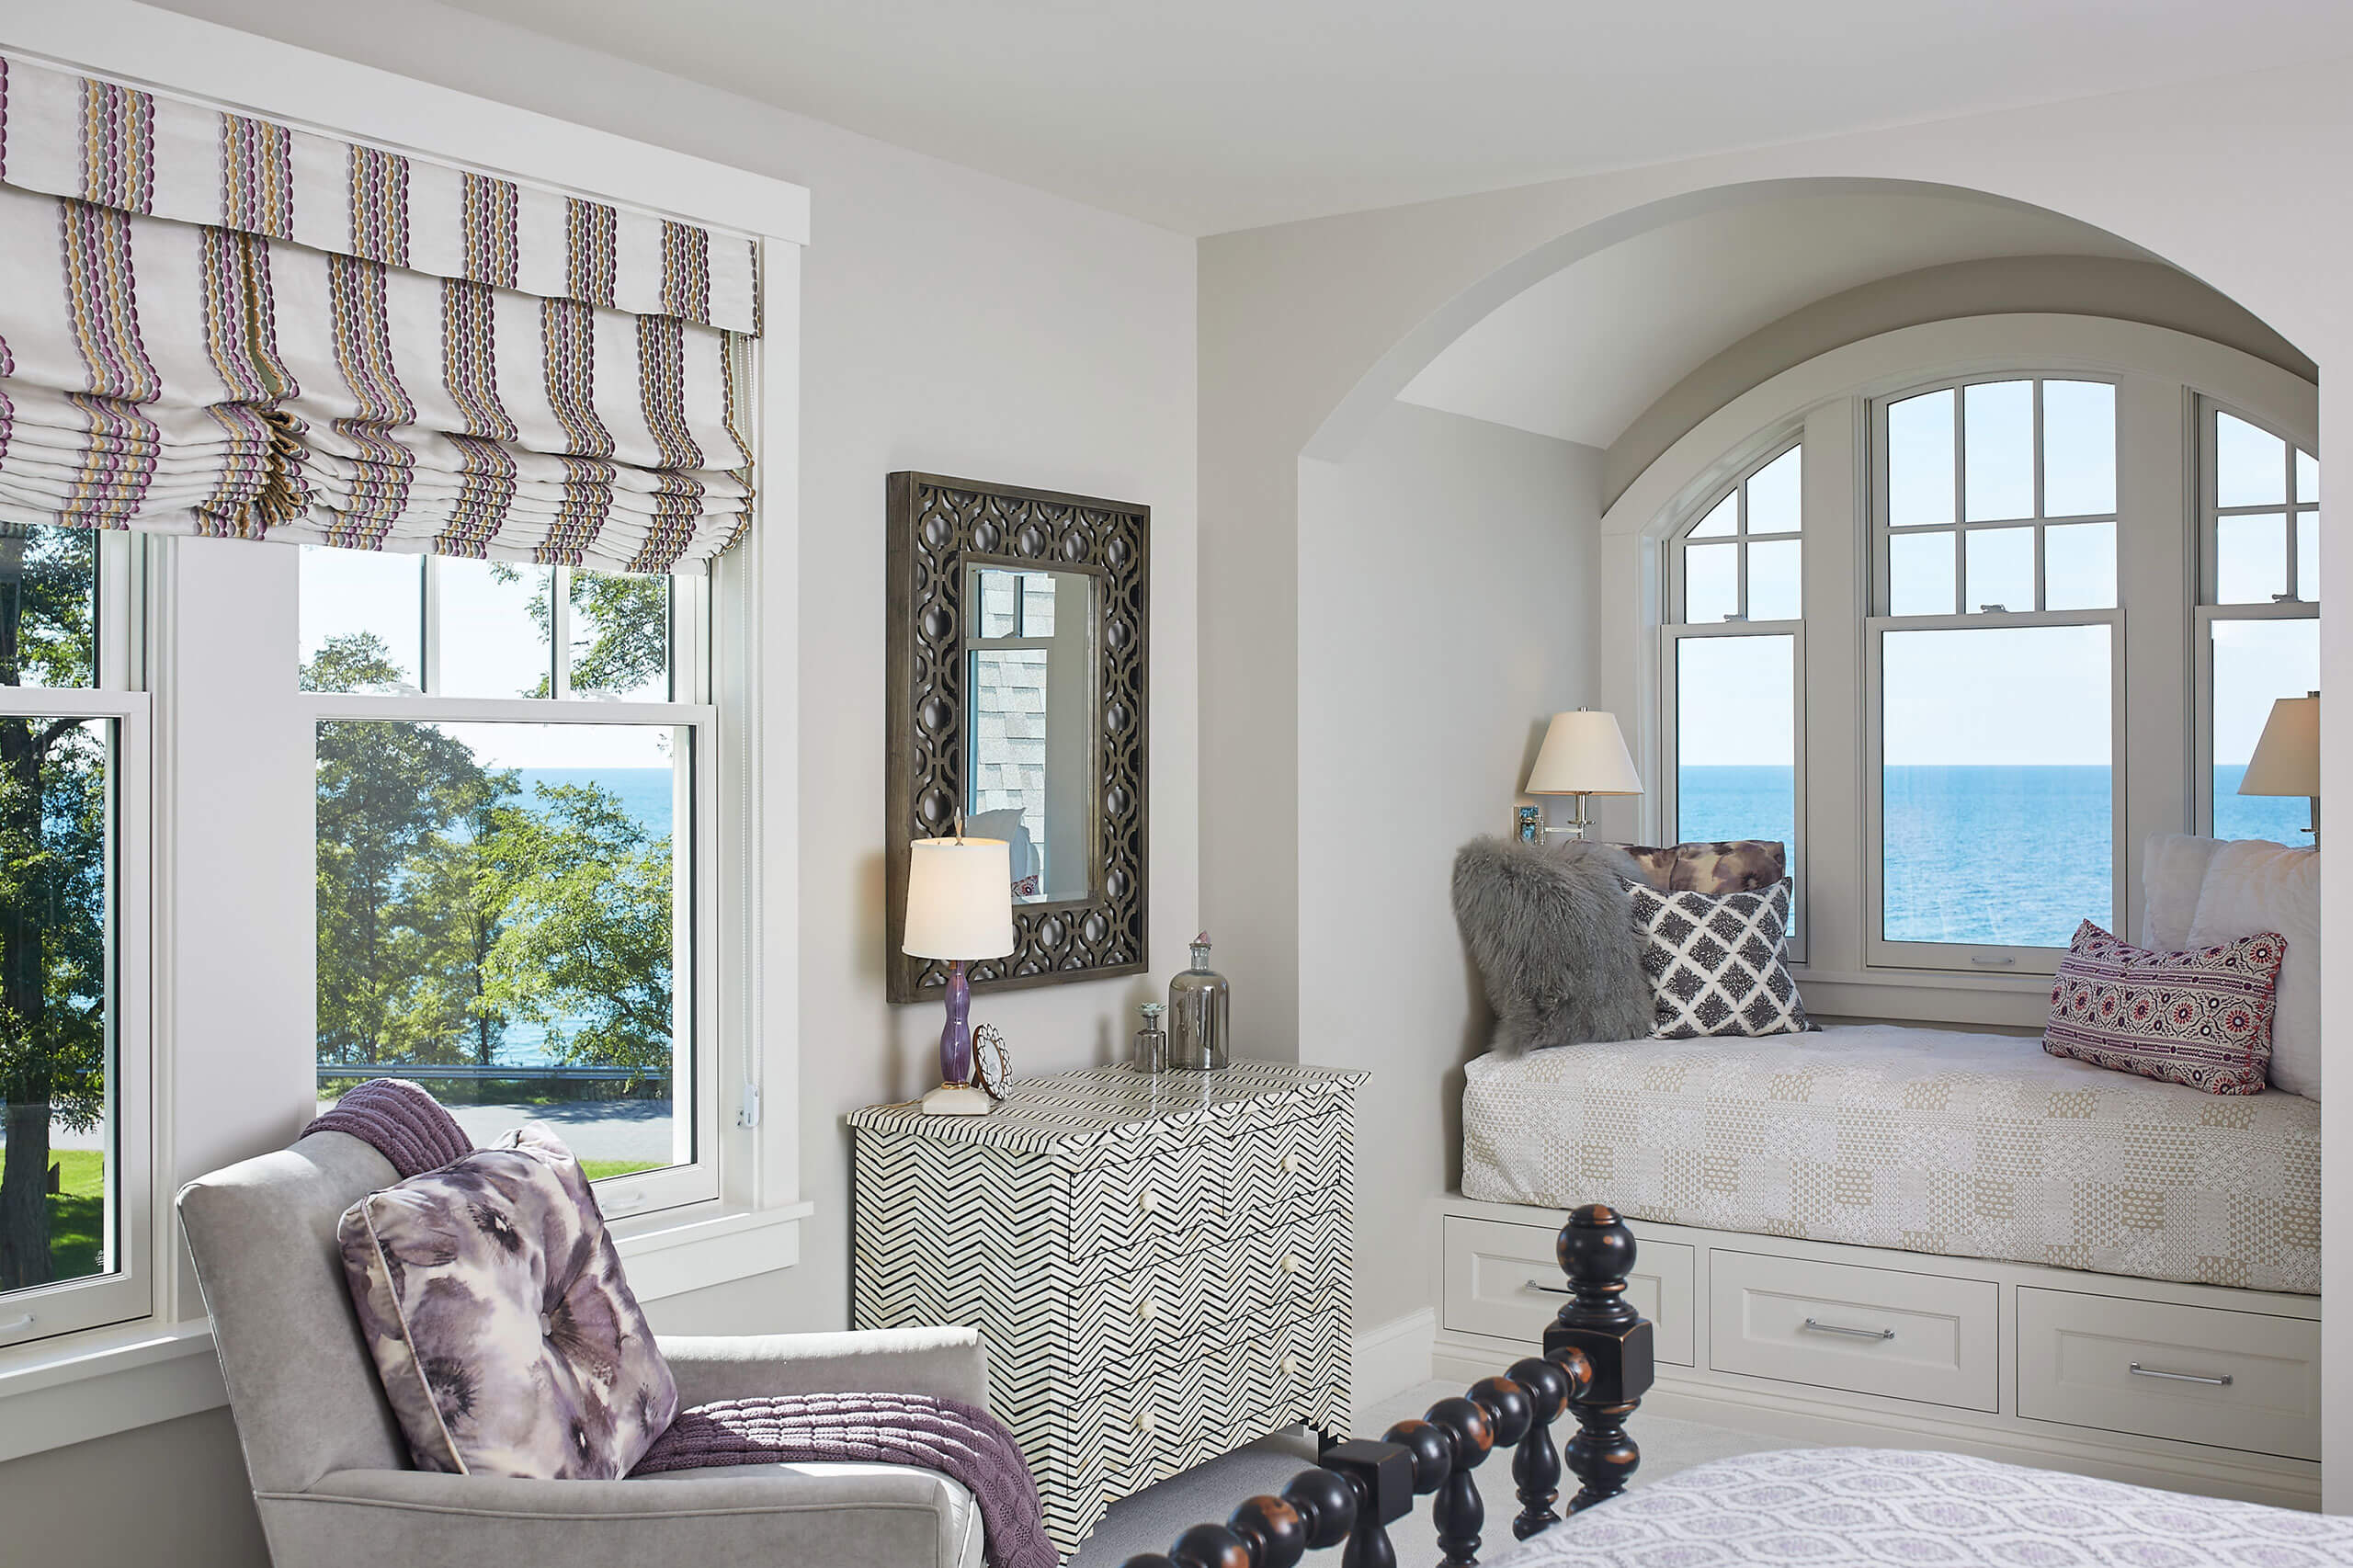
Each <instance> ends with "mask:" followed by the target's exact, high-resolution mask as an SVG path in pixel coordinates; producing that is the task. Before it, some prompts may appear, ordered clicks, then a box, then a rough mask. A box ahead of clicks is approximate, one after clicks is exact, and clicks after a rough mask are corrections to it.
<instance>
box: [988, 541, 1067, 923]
mask: <svg viewBox="0 0 2353 1568" xmlns="http://www.w3.org/2000/svg"><path fill="white" fill-rule="evenodd" d="M964 605H965V607H966V608H965V617H964V619H965V624H964V665H965V685H964V689H965V693H966V697H965V702H966V713H965V723H964V737H965V740H964V744H965V748H966V751H965V757H964V778H965V779H966V780H967V782H966V785H965V791H964V793H965V800H964V830H965V831H966V832H967V833H970V834H972V835H973V836H974V837H977V838H1002V839H1004V840H1005V841H1006V843H1007V844H1008V845H1010V846H1012V849H1011V856H1012V861H1013V898H1014V902H1015V903H1046V902H1048V901H1050V900H1054V899H1065V898H1086V897H1087V896H1089V894H1090V892H1092V889H1091V888H1090V887H1089V886H1088V880H1089V863H1090V859H1091V856H1090V853H1089V851H1090V849H1091V846H1093V844H1094V839H1095V792H1094V780H1095V772H1096V769H1095V693H1096V687H1097V680H1096V672H1095V625H1096V621H1097V615H1096V606H1095V577H1094V575H1093V574H1090V573H1086V572H1052V571H1045V570H1041V569H1040V568H1038V567H1034V566H1027V565H1023V566H1013V565H993V564H986V563H975V564H969V565H967V566H966V567H965V568H964Z"/></svg>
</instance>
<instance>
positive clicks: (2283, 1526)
mask: <svg viewBox="0 0 2353 1568" xmlns="http://www.w3.org/2000/svg"><path fill="white" fill-rule="evenodd" d="M1488 1561H1489V1562H1490V1564H1491V1565H1492V1568H1554V1565H1556V1564H1557V1565H1558V1568H1755V1565H1756V1564H1758V1563H1774V1564H1779V1565H1781V1568H1862V1565H1864V1564H1881V1563H1904V1564H1913V1565H1917V1568H2026V1565H2029V1564H2030V1565H2031V1568H2120V1565H2124V1564H2131V1565H2133V1568H2332V1565H2336V1564H2343V1563H2346V1562H2353V1518H2345V1517H2323V1516H2321V1515H2318V1514H2307V1513H2303V1512H2302V1511H2300V1510H2297V1509H2293V1508H2272V1507H2267V1506H2264V1505H2262V1504H2260V1503H2238V1502H2230V1501H2225V1500H2222V1499H2220V1498H2213V1497H2193V1496H2188V1495H2185V1494H2182V1493H2178V1492H2159V1491H2156V1490H2154V1489H2153V1488H2150V1487H2146V1486H2128V1485H2126V1484H2124V1483H2122V1482H2118V1481H2100V1480H2096V1479H2094V1478H2093V1477H2091V1476H2087V1475H2069V1474H2067V1473H2066V1472H2064V1471H2055V1470H2028V1469H2024V1468H2022V1467H2020V1466H2018V1465H2008V1464H1997V1463H1995V1461H1994V1460H1981V1459H1972V1458H1970V1457H1968V1456H1966V1455H1962V1454H1938V1453H1921V1452H1916V1451H1912V1450H1893V1449H1791V1450H1788V1451H1784V1452H1780V1453H1764V1454H1743V1455H1741V1456H1740V1457H1739V1458H1737V1459H1728V1460H1715V1461H1714V1462H1712V1463H1710V1464H1703V1465H1697V1466H1694V1467H1693V1468H1692V1469H1690V1470H1687V1471H1683V1472H1682V1473H1680V1474H1678V1475H1670V1476H1666V1477H1665V1478H1663V1479H1661V1480H1658V1481H1654V1482H1652V1483H1649V1484H1647V1485H1643V1486H1637V1487H1636V1488H1635V1489H1634V1490H1632V1491H1631V1492H1629V1493H1627V1494H1625V1495H1623V1496H1621V1497H1616V1498H1613V1499H1611V1500H1610V1501H1608V1502H1607V1503H1604V1504H1601V1505H1600V1506H1597V1507H1594V1508H1591V1509H1588V1510H1586V1512H1585V1513H1582V1514H1579V1515H1577V1516H1575V1517H1574V1518H1571V1519H1569V1520H1568V1521H1566V1522H1565V1523H1563V1524H1559V1525H1555V1526H1553V1527H1552V1528H1551V1529H1549V1530H1546V1531H1545V1532H1544V1533H1543V1534H1541V1535H1540V1536H1537V1537H1535V1538H1534V1539H1533V1540H1529V1541H1527V1542H1525V1543H1523V1544H1521V1545H1520V1546H1518V1548H1517V1549H1507V1550H1505V1551H1498V1552H1496V1553H1495V1555H1494V1556H1492V1557H1491V1558H1490V1559H1489V1560H1488Z"/></svg>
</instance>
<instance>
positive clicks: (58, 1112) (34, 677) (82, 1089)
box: [0, 525, 109, 1290]
mask: <svg viewBox="0 0 2353 1568" xmlns="http://www.w3.org/2000/svg"><path fill="white" fill-rule="evenodd" d="M96 583H97V540H96V538H95V537H94V536H92V535H91V534H89V533H88V532H86V531H84V530H80V529H74V528H60V527H52V526H46V525H43V526H38V527H24V526H19V525H7V526H0V686H9V687H22V686H43V687H90V686H95V685H96V684H97V679H96V675H95V670H96V658H97V640H96V630H97V625H96V621H97V618H96V615H95V613H94V609H95V606H94V602H93V594H94V590H95V586H96ZM108 750H109V747H108V739H107V734H106V726H105V724H104V722H102V721H92V720H78V719H70V718H59V719H46V718H43V719H34V718H21V717H16V718H0V1091H5V1094H6V1111H5V1118H6V1120H5V1127H6V1138H7V1149H6V1155H5V1157H0V1290H21V1289H23V1288H25V1287H27V1286H31V1285H40V1284H45V1283H47V1282H48V1281H49V1280H51V1278H53V1277H54V1272H55V1264H54V1260H53V1258H52V1255H51V1244H50V1222H49V1221H50V1213H49V1165H50V1141H49V1140H50V1125H51V1121H52V1120H57V1121H63V1123H64V1124H65V1125H66V1126H68V1127H70V1128H73V1129H74V1130H75V1131H87V1130H88V1129H90V1128H92V1127H95V1126H97V1125H98V1124H99V1123H100V1122H101V1120H102V1119H103V1118H104V1116H105V1114H106V1104H105V1094H106V1088H105V1085H106V1066H107V1063H106V1033H107V1029H106V1006H107V987H108V954H107V945H108V944H107V936H108V932H107V908H106V891H107V890H106V866H107V837H108V811H109V806H108V793H109V791H108V781H107V767H108Z"/></svg>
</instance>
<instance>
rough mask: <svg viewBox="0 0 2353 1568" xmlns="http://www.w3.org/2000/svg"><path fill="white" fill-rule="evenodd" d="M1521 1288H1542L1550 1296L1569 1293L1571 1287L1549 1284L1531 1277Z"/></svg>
mask: <svg viewBox="0 0 2353 1568" xmlns="http://www.w3.org/2000/svg"><path fill="white" fill-rule="evenodd" d="M1520 1289H1521V1290H1541V1291H1543V1292H1544V1293H1545V1294H1546V1295H1548V1296H1565V1295H1567V1294H1568V1293H1569V1288H1568V1287H1567V1286H1566V1285H1547V1284H1545V1283H1544V1281H1542V1280H1541V1279H1530V1280H1529V1282H1528V1283H1527V1284H1525V1285H1523V1286H1521V1287H1520Z"/></svg>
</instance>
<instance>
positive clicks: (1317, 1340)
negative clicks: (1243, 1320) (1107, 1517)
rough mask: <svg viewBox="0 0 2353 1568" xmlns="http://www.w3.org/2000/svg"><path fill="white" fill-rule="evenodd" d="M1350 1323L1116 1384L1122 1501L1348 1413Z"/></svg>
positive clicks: (1200, 1356) (1221, 1349) (1335, 1318)
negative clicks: (1265, 1440)
mask: <svg viewBox="0 0 2353 1568" xmlns="http://www.w3.org/2000/svg"><path fill="white" fill-rule="evenodd" d="M1346 1324H1347V1320H1346V1318H1345V1316H1344V1315H1343V1314H1341V1313H1339V1312H1324V1313H1321V1314H1318V1315H1316V1316H1313V1317H1307V1318H1300V1319H1295V1320H1293V1321H1291V1322H1289V1323H1284V1324H1278V1325H1276V1326H1274V1327H1273V1328H1270V1329H1266V1330H1262V1331H1259V1332H1256V1333H1253V1334H1250V1335H1246V1336H1245V1337H1242V1338H1239V1339H1233V1340H1229V1341H1227V1342H1225V1343H1222V1344H1215V1345H1210V1346H1201V1347H1199V1348H1198V1349H1196V1350H1195V1351H1193V1352H1192V1353H1190V1354H1188V1355H1185V1356H1181V1357H1176V1358H1170V1359H1167V1360H1165V1361H1161V1362H1158V1363H1156V1364H1154V1365H1152V1366H1150V1367H1147V1368H1144V1369H1141V1370H1140V1371H1139V1372H1138V1373H1137V1374H1136V1375H1135V1376H1134V1377H1132V1378H1130V1379H1127V1380H1123V1381H1121V1380H1115V1381H1116V1382H1118V1385H1119V1386H1117V1387H1115V1388H1113V1389H1112V1390H1111V1391H1110V1392H1108V1395H1107V1400H1108V1408H1109V1411H1110V1416H1111V1419H1110V1423H1109V1425H1110V1426H1111V1428H1112V1431H1111V1432H1110V1434H1109V1435H1108V1442H1109V1444H1110V1446H1111V1449H1112V1452H1113V1456H1114V1457H1113V1460H1112V1462H1111V1464H1110V1467H1109V1470H1110V1480H1111V1483H1112V1485H1113V1486H1114V1488H1115V1489H1116V1490H1115V1492H1114V1495H1117V1496H1124V1495H1126V1494H1129V1493H1131V1492H1135V1491H1138V1490H1141V1489H1142V1488H1143V1487H1146V1486H1150V1485H1152V1484H1153V1483H1155V1482H1159V1481H1165V1480H1166V1479H1167V1478H1168V1477H1169V1476H1172V1475H1175V1474H1176V1473H1177V1472H1178V1471H1184V1470H1188V1469H1190V1468H1191V1467H1192V1466H1194V1465H1196V1464H1199V1463H1200V1462H1201V1461H1202V1460H1205V1459H1209V1458H1211V1457H1212V1456H1213V1455H1217V1454H1222V1453H1226V1452H1229V1451H1231V1450H1232V1449H1237V1448H1239V1447H1241V1446H1242V1445H1243V1444H1245V1443H1248V1442H1252V1441H1254V1440H1256V1439H1257V1438H1259V1437H1265V1436H1266V1435H1267V1433H1269V1432H1273V1431H1277V1430H1279V1429H1280V1428H1281V1427H1284V1426H1290V1425H1291V1424H1293V1423H1295V1422H1299V1421H1304V1420H1308V1419H1311V1418H1321V1419H1330V1418H1331V1417H1332V1416H1334V1415H1336V1414H1338V1413H1339V1411H1338V1406H1339V1405H1341V1404H1342V1403H1345V1395H1346V1391H1345V1389H1344V1388H1342V1387H1341V1386H1340V1385H1342V1384H1344V1383H1345V1382H1346V1375H1345V1374H1346V1368H1347V1326H1346Z"/></svg>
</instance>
